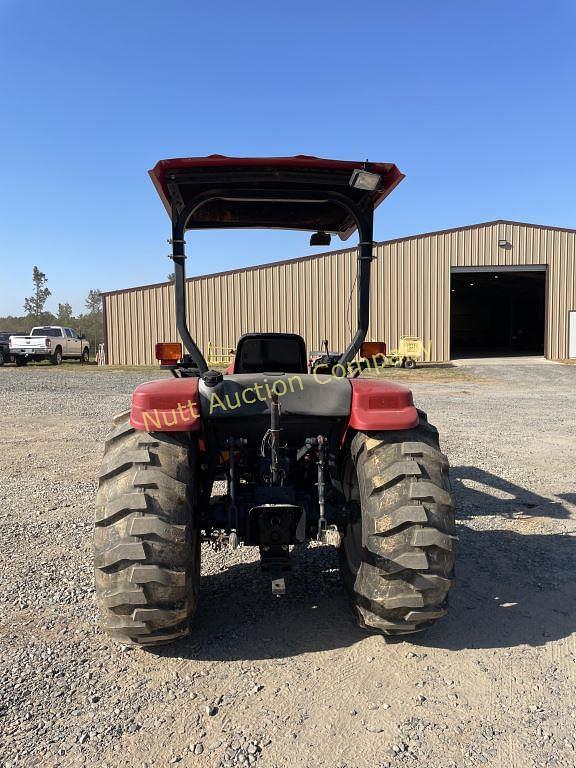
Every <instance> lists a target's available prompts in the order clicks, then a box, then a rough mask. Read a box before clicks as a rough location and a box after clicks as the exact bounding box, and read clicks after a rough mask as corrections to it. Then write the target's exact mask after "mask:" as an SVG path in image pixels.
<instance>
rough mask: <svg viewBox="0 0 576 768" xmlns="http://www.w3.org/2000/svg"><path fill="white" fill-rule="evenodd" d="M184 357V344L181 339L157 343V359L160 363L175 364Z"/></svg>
mask: <svg viewBox="0 0 576 768" xmlns="http://www.w3.org/2000/svg"><path fill="white" fill-rule="evenodd" d="M181 359H182V344H181V343H180V342H179V341H160V342H158V344H156V360H160V365H174V363H177V362H178V361H179V360H181Z"/></svg>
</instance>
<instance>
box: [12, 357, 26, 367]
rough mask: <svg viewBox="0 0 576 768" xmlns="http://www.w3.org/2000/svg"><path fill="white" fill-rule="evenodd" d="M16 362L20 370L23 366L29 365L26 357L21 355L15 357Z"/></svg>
mask: <svg viewBox="0 0 576 768" xmlns="http://www.w3.org/2000/svg"><path fill="white" fill-rule="evenodd" d="M14 362H15V363H16V365H17V366H18V367H19V368H20V367H21V366H23V365H28V360H26V358H25V357H20V355H14Z"/></svg>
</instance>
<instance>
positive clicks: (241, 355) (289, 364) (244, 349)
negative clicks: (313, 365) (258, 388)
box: [233, 333, 308, 373]
mask: <svg viewBox="0 0 576 768" xmlns="http://www.w3.org/2000/svg"><path fill="white" fill-rule="evenodd" d="M233 373H308V363H307V357H306V344H305V342H304V339H303V338H302V336H299V335H298V334H297V333H245V334H244V335H243V336H241V337H240V339H239V341H238V346H237V348H236V355H235V357H234V369H233Z"/></svg>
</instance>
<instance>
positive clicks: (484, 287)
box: [450, 266, 546, 358]
mask: <svg viewBox="0 0 576 768" xmlns="http://www.w3.org/2000/svg"><path fill="white" fill-rule="evenodd" d="M545 310H546V267H545V266H542V267H529V268H524V269H523V268H522V267H513V268H512V269H511V268H506V267H504V268H503V267H500V268H498V267H489V268H484V269H478V268H476V269H474V268H471V269H469V268H467V267H460V268H458V267H457V268H454V269H453V270H452V275H451V286H450V356H451V357H452V358H455V357H500V356H503V355H542V354H544V326H545Z"/></svg>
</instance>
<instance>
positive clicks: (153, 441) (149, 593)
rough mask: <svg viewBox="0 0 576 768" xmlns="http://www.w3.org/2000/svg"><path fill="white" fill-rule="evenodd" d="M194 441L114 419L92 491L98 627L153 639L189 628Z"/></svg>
mask: <svg viewBox="0 0 576 768" xmlns="http://www.w3.org/2000/svg"><path fill="white" fill-rule="evenodd" d="M195 459H196V445H195V443H193V442H191V441H190V440H189V437H188V436H187V435H180V434H177V433H176V434H175V433H164V432H155V433H148V432H141V431H136V430H134V429H133V428H132V427H131V426H130V414H129V413H123V414H121V415H120V416H117V417H116V418H115V420H114V429H113V431H112V434H111V435H110V437H109V438H108V440H107V441H106V447H105V451H104V460H103V464H102V472H101V474H100V486H99V489H98V495H97V497H96V521H95V528H94V565H95V582H96V596H97V600H98V604H99V608H100V616H101V623H102V627H103V629H105V630H106V632H107V633H108V634H109V635H111V636H112V637H114V638H115V639H116V640H118V641H119V642H121V643H125V644H127V645H140V646H153V645H161V644H163V643H167V642H170V641H172V640H176V639H177V638H180V637H183V636H184V635H186V634H188V632H189V628H190V623H191V621H192V618H193V615H194V611H195V609H196V603H197V599H198V589H199V585H200V531H199V529H198V528H197V527H196V526H195V520H194V492H195V472H196V466H195V464H196V462H195Z"/></svg>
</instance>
